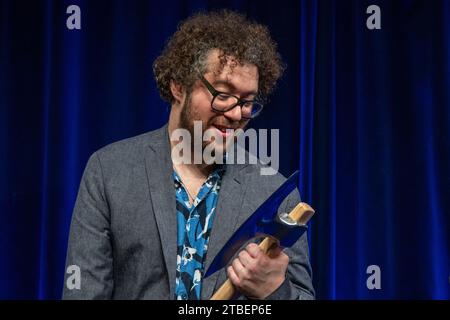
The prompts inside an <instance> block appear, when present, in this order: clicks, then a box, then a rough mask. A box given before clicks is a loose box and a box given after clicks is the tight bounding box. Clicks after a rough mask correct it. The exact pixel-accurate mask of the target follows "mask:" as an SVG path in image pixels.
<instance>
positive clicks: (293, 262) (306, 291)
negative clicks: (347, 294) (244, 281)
mask: <svg viewBox="0 0 450 320" xmlns="http://www.w3.org/2000/svg"><path fill="white" fill-rule="evenodd" d="M299 202H300V195H299V193H298V191H297V189H295V190H294V191H293V192H292V193H291V194H290V195H289V197H288V198H287V199H285V201H284V202H283V203H282V205H281V207H280V208H281V210H282V212H287V213H289V212H291V210H292V209H294V208H295V206H296V205H297V204H298V203H299ZM285 253H286V254H287V255H288V256H289V265H288V269H287V274H286V280H285V281H284V282H283V283H282V284H281V285H280V287H279V288H278V289H277V290H275V291H274V292H273V293H272V294H271V295H269V296H268V297H267V298H266V299H268V300H313V299H314V296H315V292H314V287H313V284H312V269H311V264H310V262H309V248H308V236H307V232H305V233H304V234H303V235H302V236H301V237H300V239H299V240H298V241H297V242H296V243H295V244H294V245H293V246H292V247H291V248H288V249H285Z"/></svg>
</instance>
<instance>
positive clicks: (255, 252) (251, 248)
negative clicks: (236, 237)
mask: <svg viewBox="0 0 450 320" xmlns="http://www.w3.org/2000/svg"><path fill="white" fill-rule="evenodd" d="M245 251H247V252H248V253H249V255H250V256H251V257H252V258H255V259H257V258H258V257H259V256H260V255H261V254H264V252H263V251H262V249H261V248H260V247H259V246H258V245H257V244H256V243H250V244H249V245H247V247H245Z"/></svg>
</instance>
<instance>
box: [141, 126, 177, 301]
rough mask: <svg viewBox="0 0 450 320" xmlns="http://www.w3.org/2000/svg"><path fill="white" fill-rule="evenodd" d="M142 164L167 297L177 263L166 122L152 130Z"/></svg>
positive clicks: (173, 200) (175, 229)
mask: <svg viewBox="0 0 450 320" xmlns="http://www.w3.org/2000/svg"><path fill="white" fill-rule="evenodd" d="M145 167H146V171H147V178H148V184H149V189H150V197H151V200H152V201H151V202H152V205H153V211H154V213H155V218H156V223H157V226H158V231H159V237H160V241H161V247H162V250H163V255H164V260H165V264H166V269H167V273H168V278H169V284H168V285H169V292H170V293H169V294H170V299H173V297H174V292H175V275H176V263H177V261H176V258H177V220H176V201H175V190H174V185H173V179H172V173H173V169H172V160H171V157H170V142H169V136H168V131H167V125H166V126H164V127H163V128H161V129H159V130H158V131H157V132H155V136H154V138H153V139H152V141H150V143H149V146H148V148H146V150H145ZM171 191H172V192H171ZM155 245H157V244H155Z"/></svg>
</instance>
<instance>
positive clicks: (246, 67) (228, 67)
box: [206, 50, 259, 92]
mask: <svg viewBox="0 0 450 320" xmlns="http://www.w3.org/2000/svg"><path fill="white" fill-rule="evenodd" d="M220 58H221V57H220V53H219V51H218V50H214V51H212V52H211V53H210V54H209V56H208V58H207V68H206V70H207V71H206V73H207V74H211V76H212V79H211V80H212V81H213V82H215V83H224V84H229V85H230V86H231V87H235V82H239V87H242V86H243V85H244V86H245V87H247V88H246V89H247V90H248V91H252V92H253V91H255V92H256V91H257V89H258V79H259V74H258V68H257V67H256V66H255V65H254V64H251V63H245V62H243V63H242V62H240V61H238V60H237V59H236V58H234V57H232V56H225V57H224V59H226V60H225V61H226V63H225V64H224V65H223V64H222V62H221V60H220Z"/></svg>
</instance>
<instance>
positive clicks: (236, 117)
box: [223, 106, 242, 121]
mask: <svg viewBox="0 0 450 320" xmlns="http://www.w3.org/2000/svg"><path fill="white" fill-rule="evenodd" d="M223 115H224V116H225V117H227V118H228V119H230V120H232V121H240V120H241V119H242V109H241V106H235V107H234V108H233V109H231V110H228V111H227V112H224V114H223Z"/></svg>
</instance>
